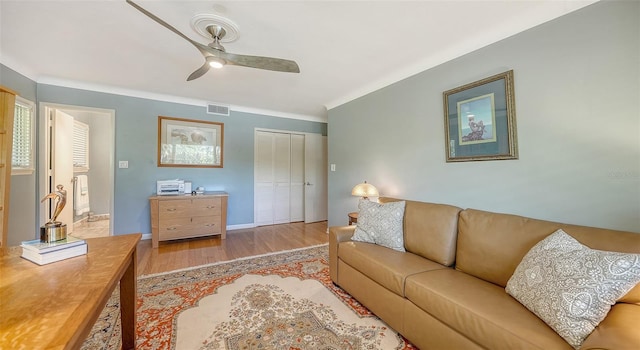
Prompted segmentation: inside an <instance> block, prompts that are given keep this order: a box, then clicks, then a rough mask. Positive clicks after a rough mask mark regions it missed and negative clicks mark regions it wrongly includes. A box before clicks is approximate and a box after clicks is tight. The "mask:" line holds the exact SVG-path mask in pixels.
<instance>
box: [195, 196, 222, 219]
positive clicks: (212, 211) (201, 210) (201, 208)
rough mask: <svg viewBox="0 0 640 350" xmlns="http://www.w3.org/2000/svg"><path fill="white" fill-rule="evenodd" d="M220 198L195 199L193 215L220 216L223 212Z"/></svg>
mask: <svg viewBox="0 0 640 350" xmlns="http://www.w3.org/2000/svg"><path fill="white" fill-rule="evenodd" d="M221 202H222V201H221V200H220V198H204V199H193V200H192V203H191V216H212V215H217V216H219V215H220V213H221V212H222V207H221Z"/></svg>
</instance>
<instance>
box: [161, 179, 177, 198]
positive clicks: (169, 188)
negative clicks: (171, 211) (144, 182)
mask: <svg viewBox="0 0 640 350" xmlns="http://www.w3.org/2000/svg"><path fill="white" fill-rule="evenodd" d="M156 186H157V188H156V194H157V195H158V196H166V195H180V194H184V180H178V179H175V180H161V181H157V182H156Z"/></svg>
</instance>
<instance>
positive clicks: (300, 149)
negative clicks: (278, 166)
mask: <svg viewBox="0 0 640 350" xmlns="http://www.w3.org/2000/svg"><path fill="white" fill-rule="evenodd" d="M290 203H291V222H296V221H304V135H296V134H292V135H291V196H290Z"/></svg>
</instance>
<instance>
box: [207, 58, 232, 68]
mask: <svg viewBox="0 0 640 350" xmlns="http://www.w3.org/2000/svg"><path fill="white" fill-rule="evenodd" d="M208 61H209V66H211V68H216V69H220V68H222V67H224V65H225V64H226V63H227V62H226V61H225V60H223V59H221V58H217V57H212V58H210V59H209V60H208Z"/></svg>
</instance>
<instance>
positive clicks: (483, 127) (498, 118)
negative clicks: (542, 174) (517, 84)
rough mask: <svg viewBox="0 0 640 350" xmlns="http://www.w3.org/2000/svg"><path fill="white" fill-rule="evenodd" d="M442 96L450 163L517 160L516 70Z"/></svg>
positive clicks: (447, 153) (453, 90)
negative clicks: (514, 75) (514, 83)
mask: <svg viewBox="0 0 640 350" xmlns="http://www.w3.org/2000/svg"><path fill="white" fill-rule="evenodd" d="M443 97H444V125H445V141H446V145H445V148H446V157H447V162H467V161H478V160H502V159H518V143H517V140H516V111H515V95H514V89H513V70H510V71H507V72H503V73H500V74H496V75H494V76H491V77H488V78H485V79H482V80H479V81H476V82H473V83H470V84H466V85H463V86H461V87H458V88H455V89H452V90H448V91H445V92H444V93H443Z"/></svg>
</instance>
